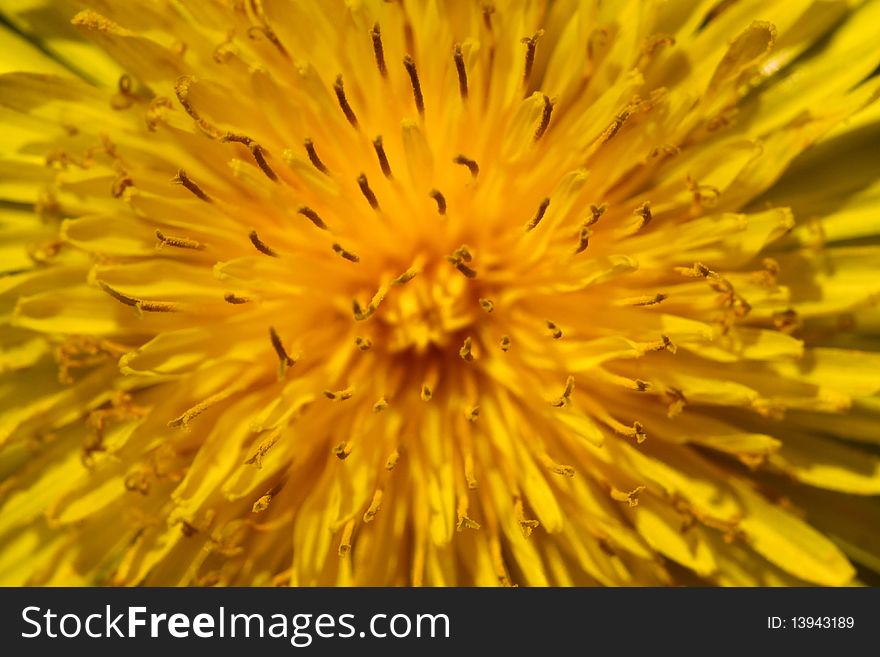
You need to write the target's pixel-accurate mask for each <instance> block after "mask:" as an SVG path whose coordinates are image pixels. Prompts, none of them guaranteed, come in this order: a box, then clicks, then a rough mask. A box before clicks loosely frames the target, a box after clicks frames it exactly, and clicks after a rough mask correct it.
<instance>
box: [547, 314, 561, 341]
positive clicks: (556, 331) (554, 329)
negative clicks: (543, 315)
mask: <svg viewBox="0 0 880 657" xmlns="http://www.w3.org/2000/svg"><path fill="white" fill-rule="evenodd" d="M547 328H548V329H550V335H551V336H552V337H553V339H554V340H558V339H559V338H561V337H562V329H560V328H559V327H558V326H556V324H555V323H553V322H551V321H550V320H549V319H548V320H547Z"/></svg>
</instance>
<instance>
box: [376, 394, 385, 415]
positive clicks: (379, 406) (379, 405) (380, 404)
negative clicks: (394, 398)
mask: <svg viewBox="0 0 880 657" xmlns="http://www.w3.org/2000/svg"><path fill="white" fill-rule="evenodd" d="M386 408H388V400H387V399H385V397H379V401H377V402H376V403H375V404H373V412H374V413H381V412H382V411H384V410H385V409H386Z"/></svg>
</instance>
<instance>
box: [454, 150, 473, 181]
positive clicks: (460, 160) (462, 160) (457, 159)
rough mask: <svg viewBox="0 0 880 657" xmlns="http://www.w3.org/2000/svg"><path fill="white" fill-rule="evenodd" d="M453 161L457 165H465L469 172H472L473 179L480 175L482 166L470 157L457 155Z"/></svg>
mask: <svg viewBox="0 0 880 657" xmlns="http://www.w3.org/2000/svg"><path fill="white" fill-rule="evenodd" d="M452 161H453V162H454V163H455V164H463V165H464V166H466V167H467V168H468V171H470V172H471V177H472V178H476V177H477V176H478V175H480V165H479V164H477V163H476V161H474V160H472V159H470V158H469V157H465V156H464V155H456V156H455V158H453V160H452Z"/></svg>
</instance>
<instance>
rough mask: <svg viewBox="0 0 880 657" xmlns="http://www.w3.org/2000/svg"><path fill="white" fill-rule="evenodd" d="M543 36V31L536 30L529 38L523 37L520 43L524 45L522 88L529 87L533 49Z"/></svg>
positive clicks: (532, 64) (533, 60) (533, 58)
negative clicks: (524, 62) (524, 59)
mask: <svg viewBox="0 0 880 657" xmlns="http://www.w3.org/2000/svg"><path fill="white" fill-rule="evenodd" d="M543 34H544V30H538V31H537V32H535V34H534V35H532V36H531V37H523V38H522V39H520V42H521V43H524V44H526V66H525V70H524V71H523V87H527V86H528V85H529V78H530V77H531V76H532V66H534V64H535V48H537V47H538V39H540V38H541V36H542V35H543Z"/></svg>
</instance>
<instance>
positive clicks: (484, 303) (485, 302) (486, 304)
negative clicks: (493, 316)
mask: <svg viewBox="0 0 880 657" xmlns="http://www.w3.org/2000/svg"><path fill="white" fill-rule="evenodd" d="M480 308H482V309H483V310H485V311H486V312H487V313H491V312H492V311H493V310H495V302H494V301H492V299H480Z"/></svg>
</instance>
